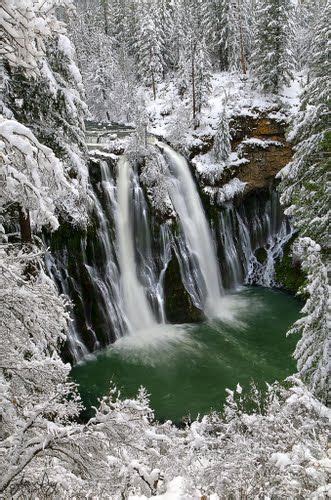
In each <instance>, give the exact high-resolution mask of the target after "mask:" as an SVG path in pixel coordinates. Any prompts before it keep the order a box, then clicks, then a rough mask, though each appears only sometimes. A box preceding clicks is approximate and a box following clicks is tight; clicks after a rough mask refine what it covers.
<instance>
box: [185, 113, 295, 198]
mask: <svg viewBox="0 0 331 500" xmlns="http://www.w3.org/2000/svg"><path fill="white" fill-rule="evenodd" d="M286 128H287V123H286V122H285V121H284V120H280V119H278V114H277V113H274V112H272V111H269V112H261V111H256V110H254V109H253V110H251V115H239V116H235V117H233V118H232V119H231V120H230V131H231V150H232V157H231V161H232V163H230V164H229V165H228V166H227V167H226V168H225V169H224V170H223V172H222V175H221V176H220V177H219V178H218V179H217V180H216V181H215V182H214V183H213V186H216V187H223V186H224V185H225V184H227V183H228V182H229V181H230V180H231V179H233V178H237V179H239V180H240V181H242V182H245V183H247V184H246V187H245V190H244V194H247V193H249V192H251V191H255V190H257V191H258V190H260V189H265V188H269V187H270V185H271V184H272V183H273V180H274V178H275V176H276V174H277V173H278V172H279V171H280V170H281V169H282V168H283V167H284V166H285V165H286V164H287V163H288V162H289V161H290V160H291V157H292V147H291V145H290V144H289V143H288V142H287V140H286V137H285V133H286ZM213 142H214V139H213V137H212V136H210V135H208V136H207V135H206V136H202V137H201V136H200V137H199V141H198V145H194V146H192V148H191V149H190V151H189V158H190V160H193V158H199V156H198V155H202V156H203V155H206V154H207V153H209V152H210V151H211V150H212V148H213ZM200 158H201V156H200ZM198 176H199V178H200V180H201V181H202V182H201V183H202V185H206V184H205V182H204V180H203V174H202V175H201V172H200V173H199V174H198ZM207 184H208V181H207Z"/></svg>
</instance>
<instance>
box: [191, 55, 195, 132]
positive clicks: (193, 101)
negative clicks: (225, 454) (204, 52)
mask: <svg viewBox="0 0 331 500" xmlns="http://www.w3.org/2000/svg"><path fill="white" fill-rule="evenodd" d="M194 63H195V60H194V51H192V55H191V64H192V66H191V79H192V114H193V124H194V128H196V126H195V119H196V96H195V67H194V66H195V64H194Z"/></svg>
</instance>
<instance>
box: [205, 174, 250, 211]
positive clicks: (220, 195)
mask: <svg viewBox="0 0 331 500" xmlns="http://www.w3.org/2000/svg"><path fill="white" fill-rule="evenodd" d="M246 184H247V183H246V182H242V181H240V180H239V179H237V178H236V177H234V178H233V179H231V180H230V181H229V182H228V183H227V184H224V186H222V187H210V186H206V187H204V188H203V192H204V193H205V194H207V195H208V196H209V199H210V202H211V203H212V204H214V203H215V204H217V205H222V204H223V203H225V202H226V201H230V200H233V198H235V196H238V195H240V194H242V193H243V192H244V190H245V186H246Z"/></svg>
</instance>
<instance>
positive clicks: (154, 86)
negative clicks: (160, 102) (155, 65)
mask: <svg viewBox="0 0 331 500" xmlns="http://www.w3.org/2000/svg"><path fill="white" fill-rule="evenodd" d="M152 87H153V97H154V101H155V100H156V85H155V78H154V73H152Z"/></svg>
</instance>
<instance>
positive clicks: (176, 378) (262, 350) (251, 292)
mask: <svg viewBox="0 0 331 500" xmlns="http://www.w3.org/2000/svg"><path fill="white" fill-rule="evenodd" d="M299 310H300V302H299V301H298V300H297V299H296V298H295V297H292V296H289V295H287V294H285V293H283V292H280V291H275V290H271V289H267V288H260V287H245V288H242V290H241V291H239V292H238V293H236V294H233V295H230V296H227V297H226V298H225V299H224V300H223V301H221V303H220V314H219V319H218V320H217V321H214V322H209V323H203V324H200V325H195V326H193V325H184V326H183V325H181V326H171V325H159V326H158V327H156V328H153V329H152V330H145V331H142V332H139V333H138V334H137V335H130V336H127V337H125V338H123V339H121V340H120V341H118V342H116V343H115V344H113V345H112V346H111V347H110V348H108V349H107V350H105V351H102V352H100V353H99V354H98V355H97V356H94V357H91V359H89V360H88V361H85V362H83V363H81V364H79V365H77V366H75V367H74V368H73V370H72V372H71V373H72V377H73V379H74V380H75V381H76V382H77V383H78V384H79V391H80V394H81V397H82V399H83V402H84V404H85V406H86V412H85V417H86V416H90V415H92V414H93V412H92V410H91V406H93V405H96V404H97V399H98V398H100V397H102V396H103V395H105V394H106V393H107V390H108V387H109V383H110V381H111V380H112V381H113V382H114V383H115V384H116V386H117V387H118V388H119V389H120V390H121V394H122V397H133V396H135V394H136V392H137V389H138V388H139V386H141V385H143V386H144V387H146V389H147V391H148V392H149V394H150V398H151V406H152V408H153V409H154V410H155V415H156V418H157V419H159V420H165V419H170V420H173V421H174V422H179V421H181V420H182V418H183V417H184V416H188V415H190V416H191V417H192V418H194V417H196V416H197V415H198V414H199V413H200V414H203V413H206V412H208V411H210V410H211V409H214V410H221V409H222V406H223V404H224V401H225V397H226V393H225V389H226V388H230V389H234V388H235V387H236V385H237V383H239V384H240V385H241V386H242V387H243V388H246V387H248V386H249V385H250V383H251V382H252V381H254V382H255V383H257V384H258V385H261V384H262V385H264V382H269V383H270V382H273V381H275V380H282V379H284V378H285V377H287V376H288V375H290V374H291V373H293V371H294V370H295V362H294V360H293V359H292V357H291V355H292V352H293V351H294V347H295V344H296V342H297V338H295V337H289V338H287V337H286V335H285V334H286V332H287V330H288V329H289V327H290V325H291V324H292V323H293V322H294V321H295V320H296V319H298V317H299Z"/></svg>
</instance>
